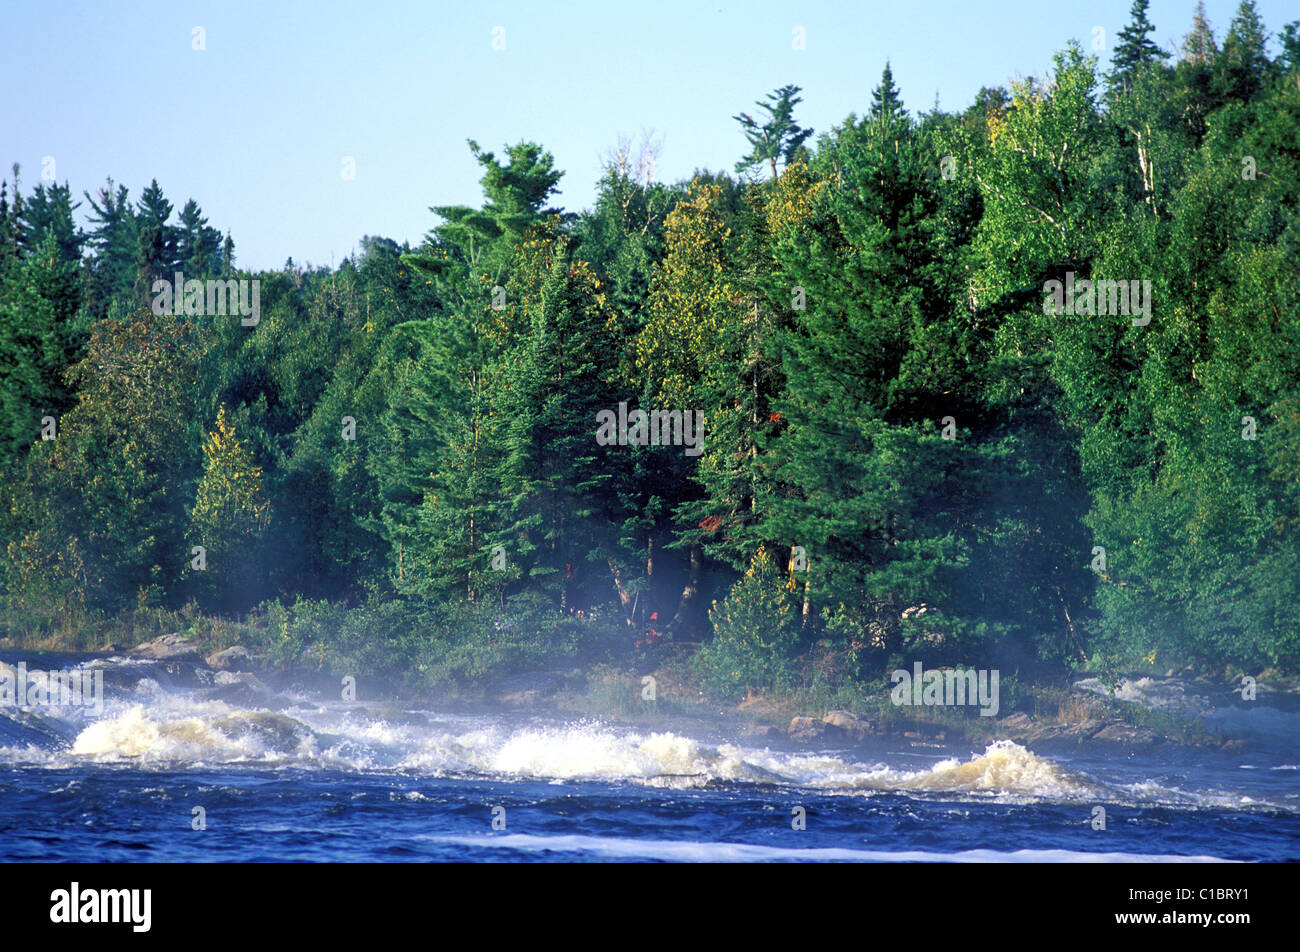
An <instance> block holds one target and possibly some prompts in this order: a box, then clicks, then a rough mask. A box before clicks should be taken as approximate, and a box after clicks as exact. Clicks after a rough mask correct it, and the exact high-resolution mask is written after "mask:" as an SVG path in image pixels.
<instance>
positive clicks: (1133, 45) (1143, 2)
mask: <svg viewBox="0 0 1300 952" xmlns="http://www.w3.org/2000/svg"><path fill="white" fill-rule="evenodd" d="M1149 5H1150V0H1133V7H1132V9H1131V10H1130V11H1129V15H1130V16H1131V17H1132V18H1133V19H1132V21H1131V22H1130V23H1129V24H1128V26H1126V27H1124V29H1122V30H1120V32H1119V43H1117V44H1116V46H1115V54H1114V56H1112V57H1111V71H1110V75H1109V77H1108V80H1109V82H1110V83H1111V85H1112V86H1120V87H1124V88H1127V87H1128V86H1129V84H1130V83H1131V82H1132V80H1133V77H1134V75H1136V73H1137V71H1138V70H1139V69H1141V68H1142V67H1143V66H1145V65H1147V64H1148V63H1156V62H1159V61H1161V60H1166V59H1168V58H1169V54H1168V53H1166V52H1165V51H1164V50H1162V49H1161V48H1160V47H1159V46H1157V45H1156V44H1155V43H1154V42H1153V41H1152V40H1151V38H1150V36H1149V34H1151V33H1154V32H1155V26H1154V25H1153V24H1152V23H1151V21H1150V20H1148V19H1147V7H1148V6H1149Z"/></svg>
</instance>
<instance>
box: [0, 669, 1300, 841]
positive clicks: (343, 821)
mask: <svg viewBox="0 0 1300 952" xmlns="http://www.w3.org/2000/svg"><path fill="white" fill-rule="evenodd" d="M19 660H23V661H25V662H26V664H27V666H28V668H31V669H35V668H46V669H56V668H62V669H65V670H78V671H81V670H95V669H100V670H102V671H103V672H104V675H103V676H104V678H105V700H104V704H103V708H102V710H101V711H100V712H98V713H96V712H94V711H89V710H86V709H84V708H81V707H76V706H62V707H59V706H37V707H33V708H28V709H20V708H16V707H14V706H9V707H0V858H2V859H4V860H74V861H86V862H105V861H108V862H131V861H158V860H169V861H250V860H252V861H259V860H276V861H284V860H290V861H293V860H298V861H427V860H491V861H508V862H532V861H557V860H558V861H575V860H576V861H611V860H615V861H622V860H680V861H710V860H712V861H717V860H724V861H787V860H805V861H839V860H904V861H935V860H948V861H984V862H987V861H990V860H993V861H998V860H1006V861H1017V860H1035V861H1067V862H1081V861H1097V862H1114V861H1122V860H1142V861H1152V860H1168V861H1187V860H1190V859H1197V860H1204V861H1213V860H1298V859H1300V785H1298V784H1297V779H1298V777H1300V772H1298V771H1297V764H1300V754H1298V753H1297V731H1296V724H1297V721H1298V720H1300V714H1297V713H1295V712H1292V711H1287V710H1282V709H1281V708H1277V707H1271V706H1268V705H1265V704H1262V703H1261V704H1259V705H1257V706H1256V707H1253V708H1221V709H1218V708H1211V710H1209V711H1208V712H1202V713H1205V714H1206V716H1207V717H1208V718H1209V719H1210V720H1211V721H1212V722H1213V721H1214V719H1215V718H1217V719H1218V720H1219V722H1220V723H1221V724H1222V725H1227V726H1228V727H1230V728H1231V729H1232V730H1233V731H1235V732H1238V733H1240V735H1241V736H1248V737H1251V739H1252V740H1253V742H1254V746H1253V747H1252V749H1251V750H1250V752H1248V753H1244V754H1243V753H1238V754H1226V753H1218V752H1205V751H1192V752H1188V751H1182V750H1177V749H1171V750H1169V751H1166V752H1160V753H1154V754H1150V753H1143V754H1136V753H1135V754H1124V753H1116V752H1115V751H1114V750H1113V749H1111V750H1100V749H1097V750H1090V751H1084V752H1081V753H1072V754H1070V755H1069V756H1066V755H1062V754H1059V753H1057V754H1053V755H1051V756H1048V755H1046V754H1042V753H1034V752H1031V751H1029V750H1026V749H1025V748H1024V747H1021V746H1019V745H1016V744H1014V743H1011V742H1010V741H999V742H997V743H994V744H992V745H990V746H989V747H988V748H987V749H977V750H972V749H970V748H969V747H961V746H956V747H954V746H942V745H937V744H918V743H914V742H912V741H908V740H904V739H901V738H898V739H887V740H882V741H881V742H880V744H879V746H878V747H874V748H867V749H862V748H855V749H853V750H851V751H850V750H844V749H825V750H816V751H812V750H808V749H805V748H799V747H796V746H794V745H780V744H770V745H765V744H753V743H744V742H740V741H737V740H736V739H734V738H729V737H726V736H723V735H720V734H718V733H715V732H710V731H708V730H703V729H701V728H699V727H698V726H695V727H682V726H681V725H673V726H672V727H671V728H670V727H668V726H665V727H656V728H638V729H633V728H627V727H619V726H611V725H608V724H602V723H600V722H598V721H594V720H588V721H563V720H560V719H556V718H549V719H548V718H540V717H530V716H523V715H519V714H496V715H490V716H489V715H464V714H448V713H440V712H436V711H403V710H396V709H393V708H392V707H389V706H385V705H382V704H365V703H355V702H353V703H345V702H342V701H335V700H329V699H325V698H322V697H320V696H319V695H317V694H314V693H312V692H310V691H306V690H289V691H282V692H277V691H272V690H270V689H267V688H265V686H264V685H262V684H261V682H259V681H258V680H257V679H256V678H254V677H252V676H251V675H245V674H238V675H236V674H224V673H214V672H208V671H205V670H203V669H194V668H192V667H190V666H181V667H180V668H177V667H175V666H173V667H172V669H171V671H172V673H171V674H169V673H168V669H167V667H166V666H164V665H159V664H157V663H154V662H148V661H134V660H130V661H128V660H125V659H120V658H114V659H108V660H102V659H101V660H94V661H92V660H90V659H87V658H84V657H82V658H75V657H70V656H52V655H45V656H37V655H31V654H23V655H19V654H17V653H9V654H6V655H5V656H3V657H2V658H0V661H3V662H7V663H8V664H10V665H14V664H17V662H18V661H19ZM1097 806H1101V807H1103V808H1104V809H1105V811H1106V829H1105V830H1104V831H1099V830H1094V829H1092V821H1093V817H1094V808H1095V807H1097ZM196 807H199V808H202V811H203V820H204V821H205V823H206V828H205V829H202V830H195V829H193V826H194V825H195V824H196V823H197V819H196V814H195V808H196ZM797 808H802V810H803V811H804V814H805V815H806V829H803V830H795V829H792V821H794V820H795V819H796V818H797V814H796V813H795V812H792V811H796V809H797ZM502 811H504V812H502ZM494 818H496V820H497V826H498V827H500V825H501V823H502V822H504V828H503V829H502V828H494V826H493V821H494Z"/></svg>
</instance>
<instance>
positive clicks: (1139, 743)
mask: <svg viewBox="0 0 1300 952" xmlns="http://www.w3.org/2000/svg"><path fill="white" fill-rule="evenodd" d="M1092 740H1094V741H1103V742H1105V743H1110V744H1122V745H1124V746H1125V747H1128V748H1133V747H1154V746H1156V745H1157V744H1161V743H1164V740H1165V738H1164V735H1162V734H1157V733H1156V732H1155V731H1153V730H1151V729H1150V728H1147V727H1129V726H1128V725H1126V724H1110V725H1108V726H1107V727H1103V728H1102V729H1101V730H1099V731H1098V732H1097V733H1095V734H1093V735H1092Z"/></svg>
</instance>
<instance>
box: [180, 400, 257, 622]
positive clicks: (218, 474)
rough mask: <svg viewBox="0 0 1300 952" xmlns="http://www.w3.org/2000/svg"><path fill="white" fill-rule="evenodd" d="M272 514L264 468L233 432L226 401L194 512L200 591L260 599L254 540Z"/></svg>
mask: <svg viewBox="0 0 1300 952" xmlns="http://www.w3.org/2000/svg"><path fill="white" fill-rule="evenodd" d="M270 518H271V504H270V502H269V501H268V500H267V498H266V494H265V491H264V489H263V486H262V469H261V467H260V466H258V465H257V464H256V463H255V461H254V460H253V454H252V453H251V451H250V450H249V448H248V446H247V445H245V444H244V443H243V442H241V441H240V439H239V438H238V436H236V435H235V428H234V426H233V424H232V423H231V421H230V417H229V415H228V414H227V412H226V407H225V405H224V404H223V405H222V406H221V408H220V409H219V410H218V411H217V422H216V429H215V430H213V431H212V432H211V433H209V434H208V438H207V440H206V442H204V444H203V478H202V479H201V480H200V482H199V486H198V492H197V494H196V496H195V499H194V508H193V510H192V511H191V513H190V532H189V539H188V541H189V542H191V543H192V545H200V546H203V547H204V549H205V550H206V565H205V567H204V569H203V572H204V574H202V575H198V574H197V573H194V574H192V575H191V577H192V578H194V579H195V580H196V582H197V585H196V587H198V588H199V589H200V590H201V591H204V592H205V593H213V594H215V600H214V604H216V605H219V606H222V607H241V608H242V607H246V606H248V605H249V604H253V603H256V602H257V601H258V597H257V596H258V595H259V594H261V592H259V588H261V586H259V585H257V579H258V577H259V574H260V573H258V571H257V570H258V569H259V568H260V566H259V564H258V552H257V548H256V544H257V542H258V539H259V537H260V536H261V535H262V534H263V533H264V532H265V531H266V529H267V527H268V526H269V524H270Z"/></svg>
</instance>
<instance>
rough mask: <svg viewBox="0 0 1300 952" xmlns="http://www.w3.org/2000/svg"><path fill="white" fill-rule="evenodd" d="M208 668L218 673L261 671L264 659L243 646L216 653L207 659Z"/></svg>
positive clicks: (224, 649) (235, 646)
mask: <svg viewBox="0 0 1300 952" xmlns="http://www.w3.org/2000/svg"><path fill="white" fill-rule="evenodd" d="M207 663H208V667H210V668H215V669H216V670H218V671H260V670H261V669H262V667H263V665H262V659H261V658H259V657H257V656H256V655H254V654H253V653H252V652H251V651H249V650H248V649H247V648H245V647H244V646H243V645H234V646H233V647H230V648H223V649H221V650H220V651H214V652H212V654H210V655H208V657H207Z"/></svg>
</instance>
